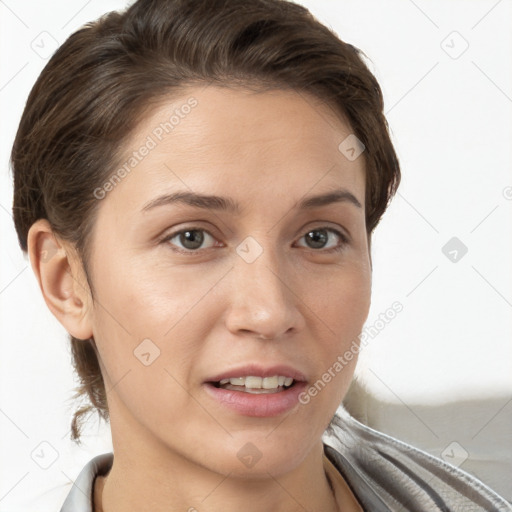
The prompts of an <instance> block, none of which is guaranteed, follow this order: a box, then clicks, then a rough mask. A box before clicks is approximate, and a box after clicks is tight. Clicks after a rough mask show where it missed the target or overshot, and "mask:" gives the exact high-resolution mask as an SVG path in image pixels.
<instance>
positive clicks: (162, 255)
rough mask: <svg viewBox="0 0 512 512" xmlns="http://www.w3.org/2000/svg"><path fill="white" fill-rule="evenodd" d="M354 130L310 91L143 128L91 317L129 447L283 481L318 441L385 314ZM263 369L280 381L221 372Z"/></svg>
mask: <svg viewBox="0 0 512 512" xmlns="http://www.w3.org/2000/svg"><path fill="white" fill-rule="evenodd" d="M351 133H352V131H351V129H350V127H349V126H348V125H347V124H344V123H343V122H342V121H341V120H340V119H339V118H338V117H335V116H334V113H333V111H332V110H330V109H328V108H327V107H326V106H324V105H321V104H320V103H319V102H318V101H317V100H316V99H314V98H312V97H310V96H305V95H303V94H298V93H296V92H291V91H279V92H262V93H254V92H248V91H246V90H244V89H240V88H236V89H227V88H219V87H214V86H210V87H197V88H190V89H188V90H187V92H186V93H184V94H183V96H182V97H180V98H179V99H177V100H173V101H169V102H168V103H166V104H164V105H163V106H161V108H160V107H159V108H158V109H157V110H155V111H154V112H153V113H152V114H151V116H150V117H149V118H146V119H145V120H144V121H143V122H142V123H141V124H140V125H139V126H138V128H137V131H136V133H135V134H134V136H133V137H132V139H131V140H130V143H129V144H127V145H126V147H125V148H124V150H125V153H124V157H123V162H122V164H124V163H126V166H125V168H124V172H123V171H120V172H117V169H116V177H115V178H113V179H112V180H111V182H110V185H109V184H107V185H106V186H104V187H102V189H101V190H98V189H97V190H96V191H94V193H95V195H96V196H97V197H99V199H98V200H99V201H101V204H100V205H99V214H98V217H97V221H96V224H95V229H94V233H93V238H92V249H93V250H92V259H91V278H92V282H93V286H94V291H95V300H96V302H95V303H94V305H93V306H92V308H91V310H90V311H89V313H88V318H89V320H88V321H89V325H90V330H91V335H93V336H94V339H95V342H96V345H97V350H98V352H99V355H100V360H101V365H102V371H103V374H104V378H105V383H106V389H107V392H108V394H107V399H108V405H109V409H110V416H111V425H112V434H113V442H114V449H115V448H116V444H117V446H126V447H129V450H130V451H131V452H133V453H139V454H142V453H144V454H145V456H146V457H153V458H154V459H157V458H159V457H161V458H162V459H161V460H164V457H167V458H168V457H169V455H170V454H172V455H173V457H174V458H176V457H178V458H180V459H182V460H187V461H192V462H193V463H196V464H199V465H201V466H203V467H206V468H208V469H211V470H214V471H218V472H222V473H228V472H231V473H232V474H240V475H242V474H245V473H248V472H250V473H251V474H253V475H256V474H261V475H264V474H267V473H266V472H267V471H269V472H271V473H272V474H274V475H277V474H280V473H283V472H285V471H289V470H291V469H292V468H293V467H295V466H297V465H298V464H299V463H300V462H301V461H302V460H304V459H305V457H306V456H307V455H308V453H310V452H311V450H312V449H313V448H314V447H318V445H319V443H320V442H321V436H322V433H323V432H324V430H325V428H326V427H327V425H328V424H329V421H330V420H331V418H332V416H333V414H334V413H335V411H336V408H337V407H338V405H339V404H340V403H341V401H342V398H343V396H344V395H345V392H346V390H347V387H348V385H349V383H350V380H351V378H352V375H353V371H354V367H355V364H356V359H357V357H356V351H355V350H354V343H353V342H354V341H356V342H357V336H358V334H359V333H360V332H361V329H362V326H363V323H364V321H365V320H366V318H367V315H368V311H369V307H370V291H371V267H370V259H369V251H368V241H367V233H366V226H365V210H364V197H365V174H364V173H365V170H364V153H363V155H361V156H360V157H358V158H355V156H357V152H358V151H359V148H357V147H354V149H355V151H351V148H350V147H349V146H350V144H351V142H352V138H349V139H347V141H345V139H346V138H347V137H348V136H350V135H351ZM343 141H345V142H344V143H343V144H342V147H341V149H340V148H339V146H340V143H342V142H343ZM352 146H354V144H352ZM144 148H145V149H144ZM122 164H121V165H122ZM120 167H121V166H120ZM92 192H93V191H91V193H92ZM178 193H179V194H183V197H184V199H182V200H177V199H176V196H175V200H174V201H171V200H170V199H169V198H170V197H171V196H172V195H174V194H178ZM330 194H333V195H332V196H331V195H330ZM336 194H337V195H336ZM195 195H198V196H219V197H221V198H223V199H212V198H211V197H210V198H208V199H205V198H194V196H195ZM320 196H324V197H326V198H327V199H329V197H330V199H331V200H325V201H322V200H315V201H313V200H311V198H315V197H320ZM162 197H163V199H162ZM166 197H167V199H165V198H166ZM335 197H337V198H338V199H337V200H334V198H335ZM187 198H188V199H187ZM357 203H358V204H359V205H358V204H357ZM235 205H236V206H235ZM180 232H181V235H180ZM351 347H352V351H353V352H354V357H353V359H352V360H351V361H349V362H347V361H346V359H344V362H345V364H341V363H340V359H341V358H343V355H344V353H345V352H346V351H347V350H349V349H350V348H351ZM337 362H338V364H336V363H337ZM340 366H342V368H341V369H340ZM326 372H327V373H329V375H328V376H327V377H326V376H325V374H326ZM249 376H250V377H267V379H266V380H262V379H258V378H256V379H247V380H246V381H245V384H246V386H245V387H241V386H239V385H240V384H243V383H244V381H243V380H238V381H233V382H231V381H230V382H229V383H228V384H225V380H224V379H228V378H240V377H249ZM273 376H281V377H294V378H295V383H294V384H293V385H292V386H291V387H290V388H289V389H288V390H284V391H283V387H282V386H280V387H278V388H277V389H273V388H274V387H275V386H276V385H278V386H279V384H282V381H283V379H282V378H281V379H279V378H278V379H277V380H276V379H274V378H273ZM329 376H330V378H329ZM221 380H222V381H223V385H222V387H218V386H219V382H220V381H221ZM260 381H261V383H260ZM317 381H321V383H320V384H318V383H317ZM285 382H289V381H288V380H287V381H285ZM315 383H317V385H316V389H317V392H316V393H315V392H314V391H313V392H311V393H310V392H309V391H308V389H310V388H311V386H314V385H315ZM258 385H263V386H265V388H266V389H263V390H262V389H260V390H258V389H256V388H253V387H251V386H258ZM299 398H300V400H299ZM127 449H128V448H127Z"/></svg>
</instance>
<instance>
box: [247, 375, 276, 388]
mask: <svg viewBox="0 0 512 512" xmlns="http://www.w3.org/2000/svg"><path fill="white" fill-rule="evenodd" d="M245 386H246V387H247V382H246V384H245ZM278 386H279V377H278V376H277V375H276V376H275V377H265V378H264V379H263V382H262V383H261V387H262V388H263V389H273V388H277V387H278Z"/></svg>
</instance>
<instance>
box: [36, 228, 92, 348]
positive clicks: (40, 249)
mask: <svg viewBox="0 0 512 512" xmlns="http://www.w3.org/2000/svg"><path fill="white" fill-rule="evenodd" d="M27 243H28V256H29V259H30V264H31V266H32V270H33V271H34V274H35V276H36V278H37V281H38V282H39V287H40V289H41V292H42V294H43V298H44V301H45V302H46V305H47V306H48V308H49V309H50V311H51V312H52V313H53V314H54V315H55V317H56V318H57V320H58V321H59V322H60V323H61V324H62V325H63V326H64V328H65V329H66V331H67V332H68V333H69V334H71V335H72V336H74V337H75V338H78V339H82V340H86V339H89V338H91V337H92V335H93V333H92V323H91V321H90V319H91V318H92V299H91V294H90V290H89V285H88V283H87V280H86V279H85V273H84V271H83V267H82V263H81V261H80V259H79V257H78V255H77V253H76V251H75V250H74V248H73V247H72V245H71V244H68V243H65V242H64V241H61V240H59V239H58V238H57V237H56V235H55V234H54V233H53V231H52V228H51V226H50V224H49V222H48V221H47V220H46V219H39V220H37V221H36V222H34V224H32V226H31V227H30V229H29V232H28V240H27Z"/></svg>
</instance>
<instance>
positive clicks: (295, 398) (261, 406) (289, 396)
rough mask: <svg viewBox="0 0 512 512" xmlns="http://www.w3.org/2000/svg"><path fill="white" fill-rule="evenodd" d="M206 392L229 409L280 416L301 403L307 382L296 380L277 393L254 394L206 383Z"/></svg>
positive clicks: (248, 414) (244, 412)
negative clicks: (300, 396)
mask: <svg viewBox="0 0 512 512" xmlns="http://www.w3.org/2000/svg"><path fill="white" fill-rule="evenodd" d="M204 386H205V390H206V392H207V393H208V394H209V395H210V396H211V397H213V399H214V400H216V401H217V402H220V403H221V404H222V405H224V406H226V407H228V408H229V409H231V410H233V411H236V412H238V413H239V414H243V415H244V416H254V417H259V418H265V417H272V416H279V415H280V414H283V413H285V412H288V411H290V410H291V409H292V408H293V407H295V406H296V405H297V404H298V403H299V395H300V393H301V392H302V391H303V390H304V389H305V388H306V383H305V382H296V383H295V384H294V385H293V386H292V387H291V388H288V389H286V390H285V391H279V392H277V393H266V394H253V393H245V392H244V391H234V390H231V389H223V388H216V387H215V386H214V385H213V384H210V383H208V382H207V383H205V385H204Z"/></svg>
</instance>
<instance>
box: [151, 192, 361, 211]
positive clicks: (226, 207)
mask: <svg viewBox="0 0 512 512" xmlns="http://www.w3.org/2000/svg"><path fill="white" fill-rule="evenodd" d="M342 202H348V203H349V204H352V205H354V206H356V207H357V208H362V206H361V203H360V202H359V200H358V199H357V198H356V197H355V196H354V194H352V193H351V192H349V191H348V190H346V189H339V190H333V191H331V192H326V193H324V194H319V195H316V196H308V197H306V198H304V199H302V200H301V201H300V202H299V203H298V204H296V205H295V209H299V210H309V209H313V208H318V207H320V206H326V205H329V204H332V203H342ZM176 203H181V204H187V205H189V206H193V207H196V208H203V209H208V210H219V211H227V212H230V213H234V214H237V215H240V212H241V207H240V205H239V204H238V203H237V202H236V201H234V200H233V199H231V198H229V197H221V196H213V195H205V194H197V193H195V192H187V191H179V192H174V193H171V194H164V195H162V196H159V197H157V198H156V199H153V200H151V201H149V202H148V203H146V204H145V205H144V206H143V208H142V210H141V211H142V212H148V211H149V210H153V209H154V208H157V207H159V206H164V205H170V204H176Z"/></svg>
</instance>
